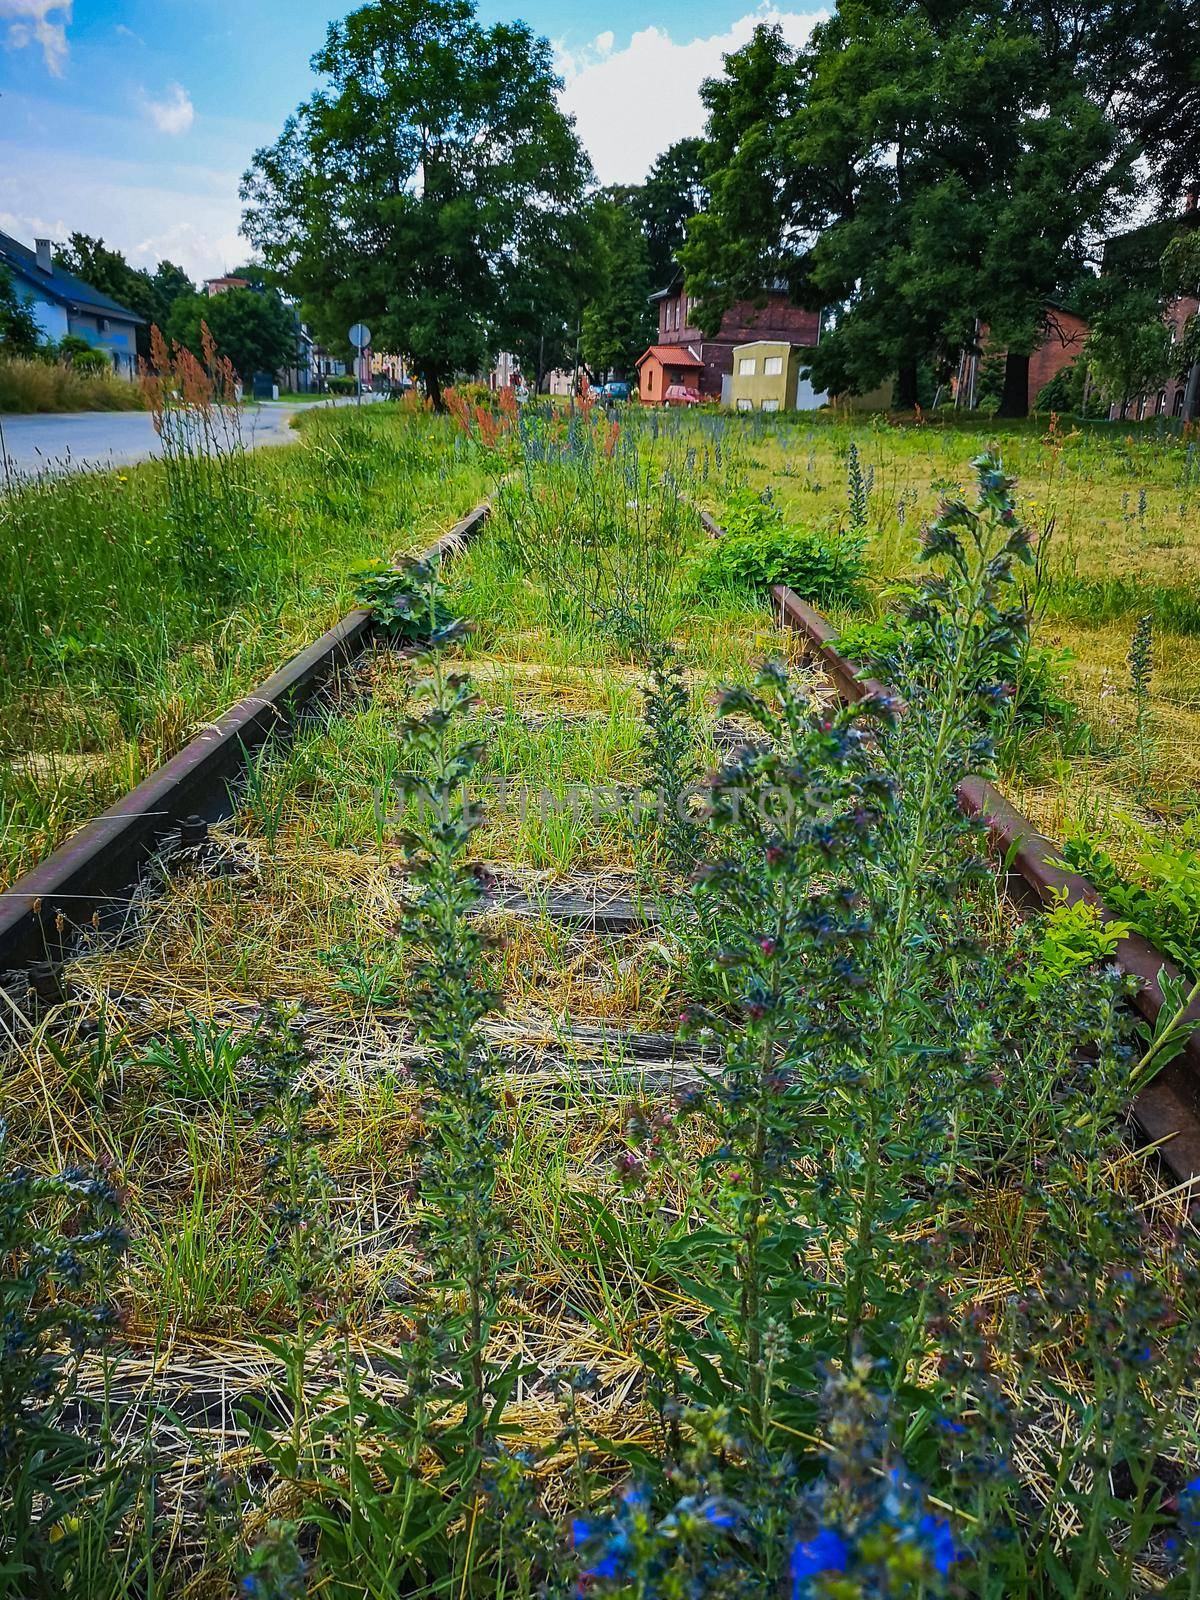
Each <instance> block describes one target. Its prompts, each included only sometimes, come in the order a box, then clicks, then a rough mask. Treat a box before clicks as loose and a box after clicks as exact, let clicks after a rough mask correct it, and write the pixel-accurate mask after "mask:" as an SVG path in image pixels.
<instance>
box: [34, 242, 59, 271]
mask: <svg viewBox="0 0 1200 1600" xmlns="http://www.w3.org/2000/svg"><path fill="white" fill-rule="evenodd" d="M33 247H34V249H35V250H36V251H37V264H38V266H39V268H40V269H41V271H43V272H44V273H46V274H47V276H48V275H49V274H50V273H51V272H53V271H54V260H53V258H52V256H51V254H50V241H49V239H37V240H35V241H34V246H33Z"/></svg>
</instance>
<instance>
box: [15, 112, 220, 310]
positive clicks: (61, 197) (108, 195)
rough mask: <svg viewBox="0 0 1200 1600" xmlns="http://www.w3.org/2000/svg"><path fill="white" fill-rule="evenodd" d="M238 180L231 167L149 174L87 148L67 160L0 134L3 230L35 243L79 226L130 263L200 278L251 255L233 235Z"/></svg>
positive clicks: (171, 169)
mask: <svg viewBox="0 0 1200 1600" xmlns="http://www.w3.org/2000/svg"><path fill="white" fill-rule="evenodd" d="M18 153H19V154H20V157H21V159H20V161H19V162H18V161H17V160H16V159H15V157H16V156H17V154H18ZM237 182H238V175H237V173H236V171H232V172H218V171H211V172H210V171H207V170H203V169H201V170H197V169H190V168H175V167H169V168H166V169H164V170H161V171H153V172H152V171H148V170H147V169H146V168H144V167H143V166H141V164H140V163H134V162H121V161H115V160H113V159H111V158H108V159H105V158H104V157H101V156H95V155H91V154H89V153H84V152H81V153H80V155H79V158H78V160H76V161H74V162H71V163H66V162H64V161H62V159H61V157H60V156H58V155H57V153H56V152H47V153H46V154H45V155H40V154H38V153H35V152H31V151H28V150H24V151H20V152H17V150H16V149H15V147H14V146H11V145H7V146H6V144H5V142H4V141H3V139H0V231H2V232H4V233H10V234H12V235H13V237H14V238H16V239H20V240H21V241H22V242H23V243H25V244H32V243H33V241H34V240H35V239H65V238H66V237H67V235H68V234H69V233H70V232H71V231H72V230H73V229H78V231H79V232H81V233H91V234H96V235H98V236H99V237H101V238H103V239H104V241H105V243H106V244H110V245H113V246H115V247H116V248H118V249H121V250H123V251H124V252H125V255H126V257H127V258H128V260H129V261H131V262H132V264H133V265H134V266H135V267H150V268H153V267H154V266H155V265H156V264H157V263H158V262H159V261H160V260H162V259H163V258H164V257H165V258H167V259H169V260H171V261H176V262H178V263H179V265H180V266H181V267H183V269H184V270H185V271H186V272H187V273H188V274H189V275H190V276H191V277H192V278H194V279H196V280H197V281H199V280H200V279H201V278H212V277H216V276H218V275H219V274H220V273H222V272H226V271H228V270H229V268H231V267H235V266H237V265H238V264H239V263H240V262H242V261H244V260H245V258H246V257H247V255H248V254H249V253H250V251H249V246H248V245H247V244H246V241H245V240H244V239H242V238H240V237H239V234H238V225H239V222H240V212H241V207H240V205H239V203H238V197H237Z"/></svg>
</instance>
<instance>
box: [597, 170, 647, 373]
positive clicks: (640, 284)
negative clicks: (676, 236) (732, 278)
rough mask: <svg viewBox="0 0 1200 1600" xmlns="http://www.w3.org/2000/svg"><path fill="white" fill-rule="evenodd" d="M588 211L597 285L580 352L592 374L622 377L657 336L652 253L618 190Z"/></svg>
mask: <svg viewBox="0 0 1200 1600" xmlns="http://www.w3.org/2000/svg"><path fill="white" fill-rule="evenodd" d="M590 211H591V233H592V251H593V254H594V260H595V265H596V272H597V284H596V291H595V294H594V295H593V297H592V299H591V300H590V301H589V302H588V305H587V308H586V310H585V311H584V313H583V338H582V345H581V348H582V351H583V356H584V360H585V361H586V362H587V364H588V366H589V367H591V369H592V370H593V372H609V371H615V372H616V373H618V375H620V376H621V377H624V376H626V375H627V374H628V373H629V372H630V370H631V369H632V367H633V364H634V362H635V361H636V360H637V358H638V357H639V356H640V355H641V353H642V351H643V350H644V349H645V348H646V346H647V345H648V344H649V343H650V342H651V340H652V339H653V337H654V331H655V326H656V322H655V316H654V313H653V311H652V310H651V307H650V299H649V297H650V290H651V284H652V280H651V276H650V259H649V249H648V247H647V242H646V237H645V234H644V232H643V230H642V226H641V222H640V220H639V217H638V214H637V210H636V208H635V205H634V204H631V203H630V200H629V199H628V198H627V197H625V196H624V195H622V194H621V193H620V192H616V193H613V192H602V193H601V194H599V195H597V197H596V198H595V200H594V201H593V202H592V205H591V207H590Z"/></svg>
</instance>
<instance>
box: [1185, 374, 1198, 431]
mask: <svg viewBox="0 0 1200 1600" xmlns="http://www.w3.org/2000/svg"><path fill="white" fill-rule="evenodd" d="M1198 405H1200V361H1193V362H1192V364H1191V367H1190V368H1189V369H1188V376H1187V388H1186V389H1185V390H1184V391H1183V412H1182V416H1183V420H1184V421H1185V422H1193V421H1194V420H1195V417H1196V409H1197V406H1198Z"/></svg>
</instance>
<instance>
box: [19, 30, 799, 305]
mask: <svg viewBox="0 0 1200 1600" xmlns="http://www.w3.org/2000/svg"><path fill="white" fill-rule="evenodd" d="M350 3H351V0H346V5H345V6H344V7H340V6H337V5H336V4H331V3H330V0H73V4H72V3H71V0H60V3H57V4H56V3H55V0H0V229H3V230H4V231H5V232H8V233H12V234H15V235H16V236H17V237H18V238H21V239H24V240H25V241H26V242H30V241H31V240H32V239H33V237H34V236H35V235H49V236H51V237H54V238H61V237H63V236H64V235H65V234H66V233H68V232H70V231H71V230H72V229H73V228H78V229H80V230H82V231H83V232H85V233H93V234H100V235H102V236H103V237H104V238H105V239H106V240H107V241H108V242H109V243H111V244H115V245H118V246H120V248H122V249H123V250H125V251H126V253H127V254H128V255H129V257H130V259H131V260H134V261H135V262H137V263H138V264H142V265H152V264H153V262H154V261H156V260H157V259H158V258H159V257H161V256H168V257H170V258H171V259H173V260H177V261H179V262H180V263H181V264H182V265H183V266H184V267H186V268H187V269H188V271H189V272H191V273H192V274H193V275H194V276H196V277H200V276H205V275H211V274H214V273H217V272H220V271H222V270H224V269H226V268H228V267H230V266H233V265H235V264H236V262H237V260H238V259H239V258H240V257H241V256H243V255H244V253H245V246H244V244H243V242H242V241H241V240H240V239H239V238H238V234H237V229H238V220H239V206H238V200H237V185H238V179H239V177H240V175H241V173H242V171H243V170H244V169H245V167H246V165H247V163H248V161H249V159H250V157H251V155H252V154H253V152H254V150H255V149H256V148H257V147H258V146H259V145H261V144H264V143H268V142H270V141H271V140H272V139H273V138H274V137H275V136H276V135H277V134H278V132H279V128H280V126H281V124H282V122H283V119H284V117H285V116H286V115H287V113H288V112H289V111H290V110H292V109H293V107H294V106H295V105H296V104H297V103H298V102H299V101H300V100H301V99H303V98H304V97H305V96H306V95H307V94H308V93H309V91H310V89H311V87H312V81H313V80H312V75H311V72H310V69H309V64H308V63H309V58H310V57H311V55H312V53H313V51H314V50H315V49H316V48H317V47H318V45H319V44H320V43H321V40H322V38H323V37H324V32H325V28H326V26H327V24H328V22H329V21H330V20H331V19H332V18H334V17H336V16H340V15H342V14H343V10H345V9H349V7H350ZM478 9H479V15H480V18H481V20H483V21H485V22H491V21H496V20H500V19H504V18H511V17H512V16H514V15H517V16H521V17H523V18H524V20H525V21H527V22H528V23H529V24H530V26H531V27H533V28H535V29H536V30H537V31H538V32H539V33H543V34H545V35H546V37H547V38H549V39H550V40H551V41H552V42H553V44H554V46H555V49H556V52H557V56H558V63H559V70H560V72H561V73H562V75H563V76H564V78H565V80H566V88H565V90H564V94H563V97H562V98H563V104H564V107H565V108H566V109H567V110H568V111H570V112H571V113H572V114H573V115H574V116H575V117H576V119H577V123H578V127H579V132H580V136H581V137H582V139H583V141H584V144H585V145H586V146H587V148H588V150H589V153H590V154H591V156H592V160H593V162H594V164H595V166H596V169H597V172H598V174H599V176H600V178H601V179H602V180H603V181H605V182H616V181H629V182H632V181H637V180H638V179H639V178H641V177H642V176H643V175H644V173H645V170H646V167H647V166H648V165H649V163H650V161H652V160H653V158H654V156H655V155H656V154H657V152H658V151H659V150H660V149H662V148H664V147H665V145H667V144H669V143H670V142H671V140H672V139H675V138H679V137H681V136H682V135H684V134H687V133H694V132H699V131H700V126H701V120H702V119H701V110H700V105H699V101H698V99H697V93H696V91H697V89H698V87H699V84H700V81H701V79H702V78H703V77H704V76H706V75H707V74H709V73H712V72H715V71H718V70H719V69H720V62H721V56H722V54H723V53H724V51H726V50H729V49H733V48H736V47H737V46H738V45H739V44H741V43H742V42H743V41H744V39H745V38H746V37H747V36H748V35H749V32H750V30H751V28H752V27H753V25H754V23H755V21H758V20H762V19H764V18H766V19H768V20H776V21H779V22H780V23H781V24H782V26H783V27H784V29H785V31H786V33H787V34H788V36H789V38H791V39H793V40H794V41H796V42H799V40H800V39H802V38H803V37H804V36H805V34H806V33H807V31H808V28H809V27H810V26H811V24H812V22H813V20H814V18H815V15H818V14H819V13H815V12H814V11H810V10H808V9H807V8H806V3H805V0H767V3H766V4H759V3H758V0H651V3H649V4H647V3H646V0H609V3H608V4H606V5H604V6H597V5H595V4H589V3H585V0H511V3H506V0H478ZM664 85H670V86H672V89H671V92H670V93H666V94H664V92H663V89H664Z"/></svg>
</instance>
